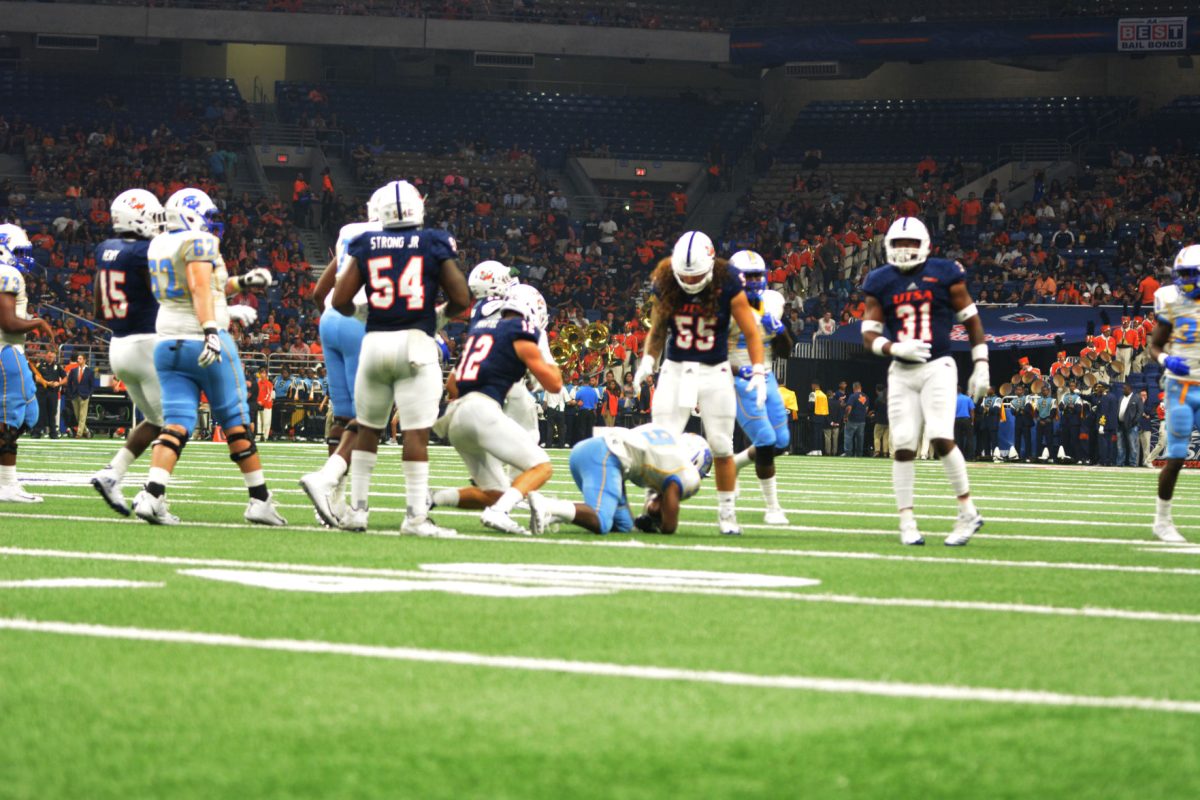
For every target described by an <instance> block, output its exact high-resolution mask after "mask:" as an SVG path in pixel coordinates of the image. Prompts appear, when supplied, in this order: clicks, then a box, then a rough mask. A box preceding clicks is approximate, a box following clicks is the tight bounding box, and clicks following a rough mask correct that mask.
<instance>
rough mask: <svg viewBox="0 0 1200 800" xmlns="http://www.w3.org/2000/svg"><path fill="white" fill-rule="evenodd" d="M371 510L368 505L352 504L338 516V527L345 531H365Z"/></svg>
mask: <svg viewBox="0 0 1200 800" xmlns="http://www.w3.org/2000/svg"><path fill="white" fill-rule="evenodd" d="M370 515H371V512H370V510H369V509H368V508H367V507H366V506H361V507H360V506H351V507H350V508H348V509H346V513H345V514H342V516H341V517H339V518H338V527H339V528H341V529H342V530H344V531H365V530H366V529H367V518H368V517H370Z"/></svg>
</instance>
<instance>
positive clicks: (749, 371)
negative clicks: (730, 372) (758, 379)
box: [737, 364, 754, 381]
mask: <svg viewBox="0 0 1200 800" xmlns="http://www.w3.org/2000/svg"><path fill="white" fill-rule="evenodd" d="M737 376H738V377H739V378H741V379H742V380H744V381H748V380H750V379H751V378H753V377H754V367H751V366H750V365H748V364H747V365H746V366H744V367H738V371H737Z"/></svg>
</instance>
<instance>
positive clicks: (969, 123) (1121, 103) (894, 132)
mask: <svg viewBox="0 0 1200 800" xmlns="http://www.w3.org/2000/svg"><path fill="white" fill-rule="evenodd" d="M1133 109H1134V101H1133V99H1132V98H1129V97H1032V98H1004V99H975V100H820V101H817V102H814V103H810V104H809V105H808V106H806V107H805V108H804V110H803V111H801V113H800V114H799V116H798V117H797V118H796V122H795V124H794V125H793V126H792V130H791V131H790V133H789V134H788V137H787V140H786V141H785V142H784V144H783V145H782V146H781V148H780V157H781V158H782V159H785V160H794V161H799V160H800V159H802V158H803V156H804V152H805V150H807V149H809V148H814V147H815V148H820V149H821V150H822V151H823V153H824V157H825V159H826V160H827V161H856V162H863V161H876V162H889V161H912V162H913V163H915V162H916V161H917V159H919V158H920V157H921V156H923V155H926V154H928V155H932V156H934V157H935V158H937V159H938V160H943V159H946V158H950V157H952V156H956V157H958V158H961V159H963V160H964V161H980V162H984V163H987V162H991V161H992V160H994V159H995V158H996V155H997V149H998V148H999V147H1000V146H1001V145H1004V144H1010V143H1015V142H1021V141H1027V140H1033V139H1054V140H1064V139H1066V138H1067V137H1068V136H1070V135H1071V134H1074V133H1076V132H1077V131H1081V130H1084V129H1087V128H1089V127H1090V126H1093V125H1094V124H1095V123H1096V122H1097V121H1098V120H1100V119H1102V118H1108V117H1109V116H1110V115H1114V114H1115V115H1117V116H1118V117H1120V116H1128V115H1130V114H1132V113H1133Z"/></svg>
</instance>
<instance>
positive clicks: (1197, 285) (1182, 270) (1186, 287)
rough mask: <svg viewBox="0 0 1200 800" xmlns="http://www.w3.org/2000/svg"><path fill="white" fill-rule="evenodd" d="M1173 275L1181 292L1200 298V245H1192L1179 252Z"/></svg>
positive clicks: (1172, 270) (1172, 267)
mask: <svg viewBox="0 0 1200 800" xmlns="http://www.w3.org/2000/svg"><path fill="white" fill-rule="evenodd" d="M1171 275H1172V277H1173V279H1174V281H1175V285H1176V286H1178V287H1179V291H1181V292H1183V293H1184V294H1185V295H1187V296H1188V297H1191V298H1195V297H1197V296H1200V244H1190V245H1188V246H1187V247H1185V248H1183V249H1182V250H1180V251H1179V253H1178V254H1177V255H1176V256H1175V263H1174V264H1173V265H1172V266H1171Z"/></svg>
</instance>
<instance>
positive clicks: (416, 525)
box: [400, 516, 520, 539]
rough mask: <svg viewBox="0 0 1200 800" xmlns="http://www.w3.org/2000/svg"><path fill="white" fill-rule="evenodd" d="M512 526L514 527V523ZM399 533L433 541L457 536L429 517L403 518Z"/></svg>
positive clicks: (454, 532)
mask: <svg viewBox="0 0 1200 800" xmlns="http://www.w3.org/2000/svg"><path fill="white" fill-rule="evenodd" d="M510 522H511V520H510ZM513 524H514V525H516V523H515V522H514V523H513ZM517 527H520V526H517ZM400 533H402V534H405V535H408V536H427V537H430V538H433V539H452V538H454V537H455V536H458V533H457V532H456V531H452V530H450V529H449V528H443V527H442V526H440V525H438V524H437V523H435V522H434V521H433V520H431V519H430V518H429V517H409V516H405V517H404V522H403V523H402V524H401V525H400Z"/></svg>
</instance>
